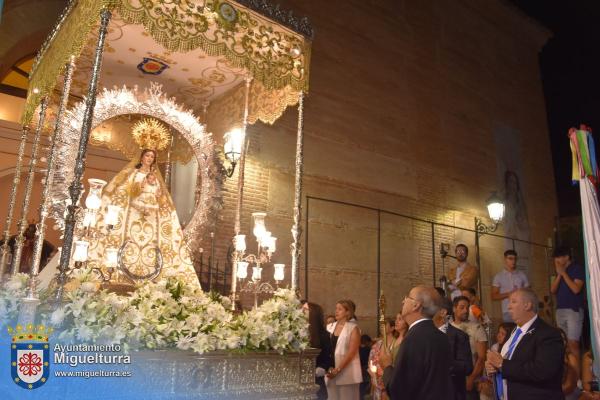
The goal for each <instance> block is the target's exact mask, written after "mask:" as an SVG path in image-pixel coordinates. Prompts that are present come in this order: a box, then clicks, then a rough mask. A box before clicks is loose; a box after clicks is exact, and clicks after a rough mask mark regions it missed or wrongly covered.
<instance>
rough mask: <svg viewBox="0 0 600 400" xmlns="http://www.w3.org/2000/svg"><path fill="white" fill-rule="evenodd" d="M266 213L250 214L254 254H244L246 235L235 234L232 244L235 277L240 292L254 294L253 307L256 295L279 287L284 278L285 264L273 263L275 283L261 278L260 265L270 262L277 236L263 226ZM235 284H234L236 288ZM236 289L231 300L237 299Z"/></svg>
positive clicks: (256, 300) (256, 305) (256, 299)
mask: <svg viewBox="0 0 600 400" xmlns="http://www.w3.org/2000/svg"><path fill="white" fill-rule="evenodd" d="M266 216H267V214H266V213H262V212H256V213H253V214H252V217H253V219H254V229H253V234H254V236H255V237H256V242H257V244H258V247H257V252H256V254H246V235H239V234H238V235H235V236H234V238H233V244H234V248H235V251H234V253H233V262H234V265H235V268H234V270H235V275H236V276H235V278H236V279H237V281H239V282H240V289H239V291H240V293H252V294H253V295H254V307H255V308H256V307H258V296H259V295H260V294H263V293H264V294H271V293H274V292H275V290H277V288H278V287H279V284H280V283H281V282H282V281H283V279H284V278H285V264H274V265H273V266H274V273H273V279H274V280H275V285H273V284H271V283H270V282H265V281H263V279H262V269H263V267H262V265H264V264H266V263H270V262H271V257H272V256H273V253H275V249H276V242H277V238H276V237H273V236H272V235H271V232H269V231H267V228H266V226H265V217H266ZM251 265H252V275H251V276H250V277H248V267H249V266H251ZM236 287H237V285H235V286H234V288H236ZM236 295H237V293H236V289H233V290H232V302H233V303H234V304H235V301H236V300H237V296H236Z"/></svg>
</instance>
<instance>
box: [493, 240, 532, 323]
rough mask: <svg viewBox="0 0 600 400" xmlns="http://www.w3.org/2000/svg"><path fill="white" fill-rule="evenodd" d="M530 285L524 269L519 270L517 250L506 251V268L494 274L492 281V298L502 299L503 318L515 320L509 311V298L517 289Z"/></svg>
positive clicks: (505, 320)
mask: <svg viewBox="0 0 600 400" xmlns="http://www.w3.org/2000/svg"><path fill="white" fill-rule="evenodd" d="M528 287H529V280H528V279H527V275H525V273H523V271H518V270H517V252H516V251H514V250H506V251H505V252H504V269H503V270H502V271H501V272H498V273H497V274H496V276H494V280H493V282H492V300H496V301H502V319H503V320H504V322H514V321H513V319H512V317H511V315H510V313H509V312H508V298H509V297H510V295H511V293H513V292H514V291H516V290H519V289H524V288H528Z"/></svg>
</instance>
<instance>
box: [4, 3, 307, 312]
mask: <svg viewBox="0 0 600 400" xmlns="http://www.w3.org/2000/svg"><path fill="white" fill-rule="evenodd" d="M311 38H312V29H311V27H310V25H309V24H308V22H307V20H306V19H299V18H296V17H294V16H293V15H292V14H287V13H284V12H283V11H282V10H280V9H279V8H278V7H277V8H272V7H270V6H269V5H268V4H267V3H265V2H264V1H242V2H231V1H218V0H216V1H192V2H185V3H179V2H174V3H170V2H141V1H136V0H123V1H114V0H113V1H106V0H105V1H92V0H88V1H86V0H81V1H74V2H71V3H70V5H69V6H68V8H67V10H65V13H64V14H63V15H62V16H61V18H60V20H59V22H58V23H57V25H56V27H55V29H54V30H53V31H52V33H51V35H50V36H49V38H48V40H47V41H46V43H45V44H44V45H43V47H42V49H41V50H40V52H39V54H38V57H37V58H36V61H35V63H34V66H33V68H32V73H31V77H30V88H29V93H28V98H27V103H26V107H25V111H24V115H23V118H22V123H23V135H22V137H21V146H20V148H19V157H18V161H17V166H16V169H15V172H16V174H15V181H14V185H13V190H12V192H11V197H10V199H9V201H10V204H9V213H8V217H7V221H6V229H5V232H4V236H5V239H6V238H7V237H8V228H9V227H10V224H11V223H12V218H13V215H14V211H13V210H14V207H15V206H16V205H15V199H16V195H15V193H16V188H17V185H18V181H19V179H20V176H19V173H20V169H21V164H22V159H23V153H24V152H23V149H24V146H25V142H26V140H27V136H28V134H27V133H28V132H29V130H30V127H31V126H33V127H35V140H34V147H33V157H32V158H31V161H30V165H29V174H28V176H27V183H28V184H27V189H26V195H25V201H24V203H23V207H22V210H21V220H20V222H19V230H18V236H17V240H16V246H15V247H16V249H15V252H14V253H15V259H16V262H14V263H13V268H12V271H11V273H12V274H15V273H16V272H17V271H18V267H19V265H18V260H19V258H20V257H19V256H18V255H19V252H20V250H21V248H22V243H23V233H24V230H25V227H26V220H25V217H24V216H25V214H26V211H27V208H28V206H29V196H28V194H29V195H30V193H31V184H32V181H33V175H34V170H35V164H36V162H37V157H36V155H37V148H38V145H37V143H38V141H39V137H40V135H41V134H42V131H43V130H44V127H45V126H48V125H50V124H52V125H53V126H52V129H51V134H52V138H51V143H52V146H51V149H50V152H49V157H48V165H47V170H48V172H47V176H46V178H45V180H44V182H43V184H44V187H43V195H42V197H43V199H42V203H41V207H40V216H39V222H38V224H37V231H36V241H35V255H36V257H35V258H34V259H35V261H34V263H33V265H32V268H31V279H30V281H29V293H28V294H29V296H28V298H30V299H31V301H34V300H35V298H36V276H37V275H38V272H39V259H40V256H39V254H40V251H41V245H42V243H43V238H44V229H45V221H46V218H47V217H48V216H49V215H50V216H53V217H55V218H58V219H60V218H61V217H62V214H61V213H64V222H63V224H64V225H63V227H62V228H63V229H64V242H63V244H62V251H61V258H60V265H59V271H60V275H59V284H64V280H65V279H66V272H67V270H68V268H69V263H70V262H71V261H72V260H71V257H72V252H73V247H74V245H73V242H74V236H75V229H76V225H77V217H78V212H79V211H80V208H79V205H78V204H79V200H80V197H81V195H82V184H81V180H82V177H83V173H84V171H85V156H86V152H87V147H88V143H89V142H90V140H91V141H92V143H94V142H98V141H102V138H95V137H94V136H93V135H92V131H93V130H94V128H96V127H98V126H99V125H100V124H101V123H102V122H103V121H105V120H106V119H109V118H111V117H115V116H118V115H123V114H126V113H128V112H129V113H134V112H135V113H139V114H142V115H146V116H150V117H155V118H158V119H161V118H162V119H163V120H165V119H166V120H167V122H168V123H170V124H171V125H174V126H175V127H179V128H181V132H182V133H183V135H184V138H185V139H186V140H187V141H188V142H189V143H190V144H191V145H192V148H193V150H194V156H195V157H196V158H197V161H198V163H199V164H206V159H207V157H212V154H207V149H206V142H207V140H201V138H200V137H199V136H200V133H199V132H197V129H196V132H193V130H192V131H190V130H191V129H190V127H189V126H188V127H184V126H182V125H183V124H185V123H186V122H185V121H182V120H181V118H182V117H181V116H180V120H178V119H177V116H174V115H173V114H171V115H165V110H163V109H161V105H160V104H155V107H154V108H153V107H149V106H148V104H149V103H144V102H138V103H141V104H140V105H139V109H128V108H127V107H126V106H125V104H126V103H127V101H128V100H130V99H127V98H126V97H127V90H122V91H121V92H120V93H118V92H106V93H105V96H103V97H104V98H103V99H102V101H101V102H100V103H98V104H97V99H98V96H101V97H102V94H100V93H99V92H100V89H101V88H104V89H105V90H106V89H108V88H113V87H116V88H119V87H121V88H127V89H129V90H130V91H131V92H133V91H135V92H138V93H141V92H142V91H146V92H152V91H153V90H154V94H156V86H157V85H161V87H162V88H161V89H159V90H161V91H162V93H164V95H165V97H166V96H172V97H174V98H176V102H177V103H179V104H181V105H183V106H184V107H186V108H188V109H190V110H191V111H192V112H193V113H194V114H195V115H199V116H201V117H202V119H203V123H204V125H205V126H206V129H207V130H209V131H212V133H213V134H222V133H225V132H226V131H229V130H231V129H232V128H238V129H237V130H238V131H241V133H242V137H244V134H245V131H246V128H247V126H248V125H249V124H253V123H255V122H257V121H262V122H266V123H270V124H272V123H274V122H275V120H277V118H278V117H279V116H281V114H282V113H283V111H284V110H285V109H286V108H287V107H289V106H294V105H298V130H297V145H296V159H295V175H296V178H295V190H294V205H293V221H294V222H293V227H292V239H293V241H292V257H291V260H292V266H291V286H292V288H298V280H299V277H298V266H299V264H298V260H299V255H300V234H301V228H300V214H301V195H302V172H303V100H304V96H305V93H306V92H307V90H308V76H309V63H310V51H311V48H310V46H311ZM61 77H62V92H61V95H60V98H59V99H55V96H54V95H53V93H54V91H55V89H56V88H57V86H58V84H59V81H60V80H61ZM134 88H135V89H134ZM119 95H120V96H121V98H116V97H119ZM77 96H82V97H84V98H85V102H82V103H80V104H79V106H78V107H75V108H74V109H70V110H69V109H68V102H69V99H70V98H73V97H77ZM111 97H112V99H111ZM146 97H152V93H150V94H146ZM53 101H54V102H55V103H56V104H52V107H54V109H55V112H54V115H53V120H51V121H50V123H48V122H45V121H44V120H45V119H46V118H47V116H46V114H47V112H46V110H47V109H48V105H49V103H53ZM119 101H121V103H119ZM156 103H160V102H159V101H157V102H156ZM133 108H135V107H133ZM173 108H177V107H176V106H173ZM34 117H35V118H34ZM188 124H189V121H188ZM186 128H187V129H186ZM201 142H202V143H201ZM202 145H204V146H205V147H204V148H202ZM240 147H241V148H242V150H241V151H239V153H241V154H239V156H238V157H239V158H241V163H243V160H244V155H245V154H244V153H245V151H243V150H244V149H245V146H240ZM169 156H170V154H169ZM214 172H215V171H211V173H214ZM238 178H239V183H238V192H239V193H238V194H239V195H240V196H239V197H238V202H237V209H236V220H235V232H232V233H233V235H232V236H234V235H235V236H237V235H239V234H240V212H241V192H242V191H243V171H240V173H239V177H238ZM210 181H211V179H206V180H202V182H210ZM65 191H67V192H68V196H67V195H66V193H65ZM200 191H201V190H200ZM210 195H214V193H206V196H205V197H209V196H210ZM61 196H62V197H61ZM201 196H202V194H201ZM213 197H214V196H213ZM199 204H200V207H198V209H197V210H196V212H195V213H194V216H193V218H192V221H191V222H190V224H188V225H187V227H186V229H185V234H186V237H187V238H188V240H190V241H192V242H193V241H194V240H197V239H198V238H199V237H201V236H202V235H204V234H206V231H207V229H210V224H211V223H212V224H214V217H213V218H212V221H211V215H210V211H209V210H208V208H210V205H209V204H208V200H206V201H204V202H202V201H200V202H199ZM4 243H5V245H4V246H3V248H2V258H1V260H0V261H1V263H0V272H4V270H5V268H6V265H7V246H6V243H7V240H5V242H4ZM233 265H234V269H235V266H236V265H237V263H234V264H233ZM233 275H234V276H236V275H237V274H236V271H235V270H234V271H233ZM233 282H234V283H233V290H234V291H235V290H236V288H235V279H234V280H233ZM61 286H62V285H61Z"/></svg>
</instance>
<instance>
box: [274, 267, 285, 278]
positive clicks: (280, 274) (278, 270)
mask: <svg viewBox="0 0 600 400" xmlns="http://www.w3.org/2000/svg"><path fill="white" fill-rule="evenodd" d="M273 267H274V268H275V272H274V274H273V279H275V280H276V281H277V282H281V281H282V280H283V279H284V278H285V271H284V268H285V264H274V265H273Z"/></svg>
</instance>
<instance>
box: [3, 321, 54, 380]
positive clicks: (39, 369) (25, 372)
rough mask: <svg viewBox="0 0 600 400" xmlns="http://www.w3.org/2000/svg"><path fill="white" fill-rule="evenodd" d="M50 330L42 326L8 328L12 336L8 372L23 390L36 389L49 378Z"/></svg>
mask: <svg viewBox="0 0 600 400" xmlns="http://www.w3.org/2000/svg"><path fill="white" fill-rule="evenodd" d="M52 332H53V330H52V328H46V327H45V326H44V325H38V326H34V325H31V324H30V325H27V326H26V327H25V328H24V327H23V326H21V325H17V326H16V327H15V328H14V329H13V328H12V327H8V333H9V334H10V335H11V336H12V341H11V345H10V348H11V352H10V365H11V368H10V371H11V376H12V380H13V382H14V383H16V384H17V385H19V386H21V387H22V388H24V389H37V388H39V387H40V386H42V385H43V384H44V383H46V382H47V381H48V377H49V376H50V345H49V344H48V336H50V335H51V334H52Z"/></svg>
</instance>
